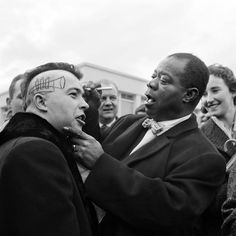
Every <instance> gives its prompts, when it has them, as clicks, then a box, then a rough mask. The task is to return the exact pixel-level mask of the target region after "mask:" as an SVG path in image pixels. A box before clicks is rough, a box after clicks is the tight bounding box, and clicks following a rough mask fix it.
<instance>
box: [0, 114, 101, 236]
mask: <svg viewBox="0 0 236 236" xmlns="http://www.w3.org/2000/svg"><path fill="white" fill-rule="evenodd" d="M0 145H1V146H0V235H1V236H2V235H6V236H8V235H9V236H10V235H19V236H28V235H34V236H39V235H44V236H47V235H48V236H49V235H50V236H51V235H59V236H60V235H61V236H62V235H71V236H72V235H73V236H74V235H77V236H78V235H81V236H84V235H87V236H92V235H97V219H96V214H95V211H94V208H93V206H92V204H91V202H90V201H89V200H88V198H87V196H86V194H85V189H84V185H83V183H82V179H81V176H80V173H79V172H78V169H77V166H76V163H75V160H74V158H73V156H72V149H71V145H70V143H69V141H68V140H67V139H66V138H65V137H64V135H62V134H60V133H59V132H58V131H57V130H55V129H54V128H53V127H52V126H51V125H50V124H49V123H48V122H47V121H46V120H44V119H42V118H40V117H39V116H37V115H34V114H31V113H17V114H16V115H15V116H14V117H13V118H12V119H11V120H10V122H9V123H8V125H7V126H6V127H5V129H4V130H3V131H2V132H1V133H0Z"/></svg>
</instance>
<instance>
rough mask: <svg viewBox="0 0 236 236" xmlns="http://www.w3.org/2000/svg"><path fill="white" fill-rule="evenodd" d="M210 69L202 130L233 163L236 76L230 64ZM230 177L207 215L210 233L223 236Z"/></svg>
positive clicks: (212, 66)
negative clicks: (222, 207)
mask: <svg viewBox="0 0 236 236" xmlns="http://www.w3.org/2000/svg"><path fill="white" fill-rule="evenodd" d="M208 69H209V72H210V78H209V82H208V84H207V88H206V91H205V94H204V95H203V98H202V104H203V106H204V108H205V109H206V110H207V112H208V114H209V115H210V118H209V120H208V121H206V122H205V124H204V125H203V126H202V127H201V129H202V131H203V133H204V134H205V135H206V136H207V137H208V139H209V140H210V141H211V142H212V143H213V144H214V145H215V147H216V148H217V149H218V151H219V152H220V153H221V154H222V155H223V156H224V157H225V160H226V162H227V163H229V160H230V159H231V157H232V156H233V154H234V153H235V151H236V147H235V146H234V139H235V138H236V125H235V96H236V79H235V77H234V74H233V72H232V71H231V70H230V69H229V68H228V67H225V66H222V65H218V64H214V65H211V66H209V67H208ZM227 180H228V178H227V177H226V179H225V182H224V184H223V185H222V186H221V188H220V189H219V192H218V195H217V197H216V199H215V201H214V204H213V206H212V207H211V211H210V216H209V215H208V216H207V218H208V221H209V220H210V223H208V225H207V228H208V230H209V231H210V232H209V235H220V232H221V228H220V227H221V224H222V217H221V206H222V204H223V202H224V200H225V199H226V192H227V190H226V189H227ZM235 190H236V189H235ZM208 213H209V212H208Z"/></svg>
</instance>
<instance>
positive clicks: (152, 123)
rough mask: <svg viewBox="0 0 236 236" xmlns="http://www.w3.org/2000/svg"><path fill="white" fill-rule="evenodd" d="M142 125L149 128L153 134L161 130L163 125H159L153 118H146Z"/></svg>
mask: <svg viewBox="0 0 236 236" xmlns="http://www.w3.org/2000/svg"><path fill="white" fill-rule="evenodd" d="M142 126H143V127H144V128H147V129H151V131H152V133H153V134H154V135H158V134H159V133H160V132H161V131H163V129H164V127H163V126H162V125H160V124H159V123H158V122H156V121H155V120H153V119H149V118H147V119H146V120H145V121H144V122H143V123H142Z"/></svg>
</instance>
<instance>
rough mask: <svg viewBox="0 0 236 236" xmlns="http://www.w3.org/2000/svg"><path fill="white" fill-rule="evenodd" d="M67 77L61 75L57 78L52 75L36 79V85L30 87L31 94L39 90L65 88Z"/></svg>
mask: <svg viewBox="0 0 236 236" xmlns="http://www.w3.org/2000/svg"><path fill="white" fill-rule="evenodd" d="M65 84H66V79H65V77H64V76H61V77H59V78H56V79H50V77H46V78H44V77H42V78H40V79H37V80H36V81H35V85H34V86H33V87H32V88H31V89H30V91H29V94H33V95H34V94H36V93H39V92H48V93H49V92H54V91H55V89H56V88H58V89H63V88H65Z"/></svg>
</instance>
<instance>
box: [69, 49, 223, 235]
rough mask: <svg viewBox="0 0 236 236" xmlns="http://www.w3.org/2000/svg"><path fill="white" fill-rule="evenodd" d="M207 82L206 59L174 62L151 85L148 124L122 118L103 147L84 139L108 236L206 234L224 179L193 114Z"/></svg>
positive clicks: (89, 184) (81, 151)
mask: <svg viewBox="0 0 236 236" xmlns="http://www.w3.org/2000/svg"><path fill="white" fill-rule="evenodd" d="M208 79H209V73H208V69H207V67H206V65H205V64H204V63H203V62H202V61H201V60H200V59H199V58H197V57H196V56H194V55H192V54H189V53H176V54H172V55H170V56H168V57H167V58H165V59H164V60H163V61H161V63H160V64H159V65H158V66H157V68H156V69H155V71H154V73H153V75H152V79H151V80H150V82H149V83H148V84H147V91H146V94H145V95H146V97H147V101H146V104H145V106H146V113H147V116H143V115H141V116H140V115H127V116H124V117H121V118H120V119H118V120H117V121H116V123H115V124H114V125H113V127H112V130H111V131H110V133H109V135H108V136H107V137H106V139H105V140H104V142H103V144H102V146H101V145H100V144H99V143H98V142H97V141H96V140H95V139H94V138H92V137H91V136H89V135H87V134H85V133H83V132H81V131H78V132H77V135H75V136H76V137H75V138H74V139H73V142H74V143H76V144H77V148H76V153H75V155H77V158H80V159H81V161H83V163H84V165H86V166H87V168H89V169H91V172H90V174H89V175H88V177H87V179H86V181H85V187H86V190H87V194H88V196H89V197H90V198H91V199H92V200H93V201H94V202H95V203H96V204H97V205H98V206H100V207H101V208H103V209H104V210H105V211H106V214H105V216H104V218H103V219H102V222H101V224H100V226H101V232H102V235H106V236H108V235H109V236H111V235H116V236H118V235H120V236H128V235H143V236H144V235H145V236H147V235H149V236H154V235H158V236H167V235H168V236H180V235H181V236H193V235H200V233H202V232H201V224H200V219H201V216H202V214H203V213H204V211H205V210H206V209H207V208H208V207H209V205H210V204H211V202H212V200H213V198H214V196H215V193H216V191H217V188H218V187H219V186H220V184H221V183H222V182H223V180H224V175H225V162H224V159H223V158H222V157H221V155H220V154H219V153H218V152H217V150H216V149H215V148H214V147H213V146H212V144H211V143H210V142H209V141H208V140H207V139H206V138H205V137H204V136H203V134H202V133H201V131H200V130H199V129H198V125H197V122H196V117H195V115H194V114H193V111H194V109H195V107H196V106H197V104H198V102H199V100H200V98H201V96H202V94H203V93H204V91H205V88H206V85H207V82H208ZM71 132H74V133H75V130H73V129H71ZM203 235H204V234H203Z"/></svg>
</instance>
